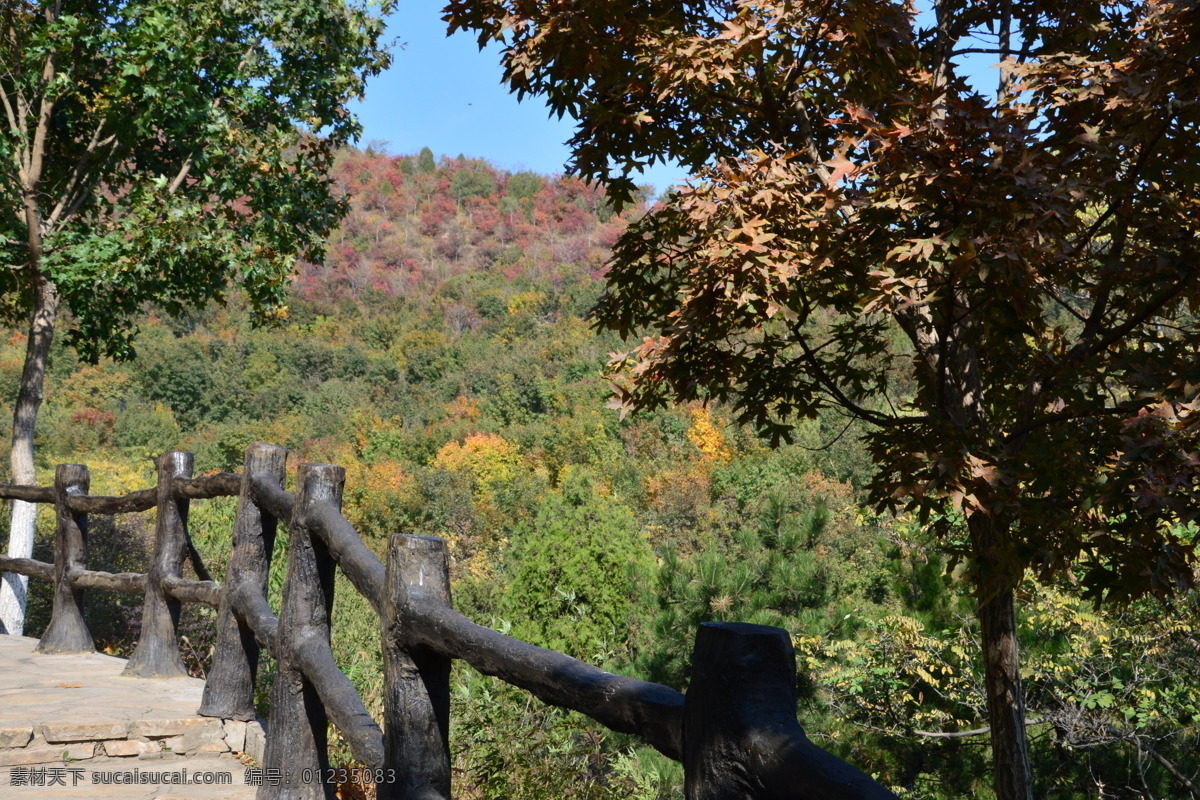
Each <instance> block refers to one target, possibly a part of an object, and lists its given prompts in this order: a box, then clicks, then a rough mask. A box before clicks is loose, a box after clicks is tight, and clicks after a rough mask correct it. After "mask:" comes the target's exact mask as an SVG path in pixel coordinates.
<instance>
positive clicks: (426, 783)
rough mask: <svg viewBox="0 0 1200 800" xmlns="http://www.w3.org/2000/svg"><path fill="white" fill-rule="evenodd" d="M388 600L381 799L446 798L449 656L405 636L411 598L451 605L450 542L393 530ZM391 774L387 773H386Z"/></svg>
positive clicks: (385, 601)
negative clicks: (383, 774) (448, 554)
mask: <svg viewBox="0 0 1200 800" xmlns="http://www.w3.org/2000/svg"><path fill="white" fill-rule="evenodd" d="M386 585H387V591H386V593H385V595H384V598H383V609H382V611H383V613H382V623H383V698H384V699H383V715H384V728H383V729H384V734H383V746H384V762H383V763H384V770H385V775H387V776H388V777H392V778H394V780H392V781H388V782H384V783H381V784H378V785H377V786H376V790H377V792H378V796H379V800H449V797H450V736H449V729H450V659H449V658H446V657H444V656H440V655H438V654H437V653H434V652H433V651H431V650H429V649H428V648H425V647H420V646H412V645H409V644H408V643H407V641H406V638H407V637H406V635H405V634H406V632H407V628H408V625H409V624H410V623H409V611H410V609H411V606H412V605H413V604H417V603H437V604H441V605H445V606H449V605H450V569H449V564H448V559H447V554H446V543H445V542H444V541H443V540H441V539H437V538H434V537H430V536H407V535H396V536H393V537H392V538H391V542H390V543H389V545H388V562H387V584H386ZM388 773H390V775H389V774H388Z"/></svg>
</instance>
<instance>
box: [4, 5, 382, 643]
mask: <svg viewBox="0 0 1200 800" xmlns="http://www.w3.org/2000/svg"><path fill="white" fill-rule="evenodd" d="M390 5H391V0H382V2H381V3H378V4H368V3H365V2H358V0H300V2H291V0H288V2H281V1H277V0H267V2H259V1H258V0H255V1H254V2H250V1H249V0H199V2H195V3H186V4H181V3H176V2H170V1H169V0H99V2H96V1H95V0H87V1H86V2H85V1H84V0H16V2H9V3H5V4H4V6H3V8H2V9H0V29H2V31H3V35H0V111H2V113H3V115H4V116H3V121H4V125H3V128H2V130H0V208H3V209H4V211H3V213H0V266H2V267H3V269H0V313H3V315H4V316H6V317H7V318H8V319H9V321H13V322H27V323H28V325H29V329H28V330H29V334H28V339H27V348H26V356H25V367H24V373H23V376H22V381H21V391H20V393H19V395H18V397H17V400H16V403H15V407H14V414H13V444H12V478H13V479H14V480H15V481H16V482H18V483H29V482H32V480H33V478H34V472H33V435H34V427H35V424H36V420H37V414H38V408H39V406H40V404H41V399H42V384H43V381H44V376H45V368H46V357H47V354H48V353H49V350H50V345H51V340H52V339H53V336H54V333H55V329H56V327H57V324H58V321H59V317H60V309H62V308H63V306H64V305H65V310H67V311H69V313H70V316H69V320H70V324H69V327H68V332H67V333H68V338H69V340H70V342H71V344H73V345H74V346H75V347H76V348H77V349H78V350H79V351H80V353H81V354H83V355H84V356H85V357H87V358H89V359H91V360H95V359H96V358H97V357H98V356H99V355H100V354H105V353H106V354H110V355H114V356H118V357H123V356H128V355H129V354H130V352H131V343H132V339H133V333H134V331H133V330H132V329H131V325H130V322H131V319H132V317H133V315H134V314H135V313H136V312H137V311H138V310H139V309H140V308H141V306H142V305H143V304H145V303H146V302H149V301H153V302H155V303H157V304H158V305H159V306H160V307H162V308H163V309H164V310H166V311H167V312H168V313H179V312H180V311H182V310H183V309H184V308H186V307H187V306H190V305H195V304H202V303H205V302H208V301H209V300H211V299H213V298H217V299H221V298H223V297H224V295H225V292H226V290H227V288H228V286H229V285H230V284H231V283H236V284H237V285H238V286H240V287H241V289H242V291H244V292H245V294H246V296H247V297H248V298H249V300H250V302H251V304H252V306H253V307H254V308H255V309H256V311H257V312H258V313H259V314H260V316H262V317H267V318H270V317H272V316H280V315H283V314H286V306H285V303H284V299H285V288H286V287H285V284H286V280H287V277H288V275H289V273H290V272H291V271H292V269H293V267H294V265H295V263H296V259H297V257H298V256H301V255H305V254H307V255H310V256H316V255H318V254H319V251H320V244H321V242H322V240H323V239H324V237H325V236H326V235H327V234H328V233H329V232H330V231H331V230H332V229H333V227H334V226H335V224H336V221H337V219H338V217H339V216H340V214H341V212H342V210H343V201H342V200H341V199H340V198H338V197H337V196H336V195H335V194H334V193H333V192H332V191H331V187H330V182H329V178H328V176H327V174H326V173H327V168H328V166H329V164H330V160H331V157H332V153H333V148H335V147H337V146H339V145H342V144H344V143H346V142H347V141H348V140H349V139H351V138H352V137H354V136H356V135H357V133H358V130H359V128H358V124H357V122H356V120H355V118H354V116H353V115H352V114H351V113H350V111H349V108H348V106H347V103H348V102H349V101H350V100H351V99H352V98H354V97H356V96H358V95H360V94H361V93H362V90H363V86H364V81H365V79H366V78H367V77H368V76H369V75H371V74H373V73H375V72H377V71H378V70H380V69H381V68H383V66H385V65H386V63H387V60H388V57H387V52H386V49H385V48H384V47H383V46H382V44H381V42H380V36H381V34H382V30H383V23H382V20H381V18H380V16H379V14H380V13H381V12H386V11H387V9H388V8H389V7H390ZM32 515H33V507H32V506H29V505H28V504H21V503H18V504H17V505H16V506H14V512H13V526H12V528H13V534H12V536H11V538H10V542H9V546H10V553H12V554H14V555H18V556H24V555H28V549H29V546H30V544H31V542H32V531H33V516H32ZM23 594H24V589H23V584H22V585H21V586H19V587H18V586H17V584H16V583H15V582H13V581H12V580H9V581H8V582H6V584H5V588H4V589H3V592H2V593H0V615H2V616H3V621H4V622H5V624H6V626H7V627H8V628H9V629H10V632H19V630H20V619H21V615H20V611H19V608H21V607H23ZM13 629H15V630H13Z"/></svg>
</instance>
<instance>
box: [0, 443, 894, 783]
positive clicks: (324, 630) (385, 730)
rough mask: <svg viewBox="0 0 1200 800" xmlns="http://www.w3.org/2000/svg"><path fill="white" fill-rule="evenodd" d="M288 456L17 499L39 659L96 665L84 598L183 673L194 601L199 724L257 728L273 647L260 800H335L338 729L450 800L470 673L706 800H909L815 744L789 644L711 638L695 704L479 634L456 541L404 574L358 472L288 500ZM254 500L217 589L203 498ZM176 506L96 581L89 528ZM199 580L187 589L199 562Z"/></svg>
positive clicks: (3, 494) (59, 475) (14, 566)
mask: <svg viewBox="0 0 1200 800" xmlns="http://www.w3.org/2000/svg"><path fill="white" fill-rule="evenodd" d="M286 459H287V451H286V450H285V449H284V448H282V447H278V446H276V445H269V444H262V443H257V444H254V445H252V446H251V447H250V448H249V449H248V451H247V453H246V459H245V463H244V467H243V471H242V473H241V474H240V475H234V474H230V473H220V474H217V475H210V476H204V477H192V475H191V472H192V456H191V454H190V453H185V452H182V451H173V452H170V453H166V454H164V455H163V456H162V457H160V458H159V460H158V462H157V472H158V483H157V485H156V486H155V487H153V488H150V489H144V490H141V491H137V492H132V493H130V494H127V495H124V496H122V497H94V496H90V495H88V493H87V491H88V483H89V475H88V470H87V468H86V467H84V466H81V465H78V464H64V465H61V466H59V467H58V468H57V469H56V471H55V481H54V485H53V486H50V487H30V486H3V485H0V498H9V499H20V500H26V501H28V502H35V503H46V504H53V506H54V510H55V520H56V523H55V560H54V563H52V564H51V563H46V562H41V561H37V560H34V559H24V558H21V559H17V558H8V557H6V556H0V571H3V572H16V573H20V574H22V575H28V576H30V577H34V578H40V579H43V580H49V581H52V582H53V583H54V606H53V612H52V616H51V621H50V624H49V626H48V627H47V629H46V632H45V634H44V635H43V637H42V640H41V642H40V644H39V648H38V650H39V652H43V653H64V652H90V651H91V650H92V649H93V644H92V638H91V635H90V633H88V631H87V627H86V625H85V623H84V618H83V613H82V610H83V606H84V603H85V591H94V590H101V591H118V592H141V593H143V594H144V596H145V598H146V600H145V606H144V611H143V628H142V635H141V639H140V640H139V642H138V645H137V649H136V650H135V652H134V655H133V657H132V658H131V659H130V660H129V664H128V666H127V668H126V674H129V675H138V676H141V677H151V678H169V677H173V676H177V675H181V674H183V673H184V669H183V662H182V659H181V658H180V656H179V641H178V630H177V625H178V619H179V609H180V606H181V604H183V603H200V604H203V605H206V606H209V607H211V608H214V609H216V611H217V621H216V630H217V633H216V644H215V647H214V652H213V662H212V668H211V670H210V671H209V675H208V679H207V681H206V683H205V687H204V694H203V700H202V704H201V707H200V710H199V713H200V714H202V715H205V716H212V717H220V718H226V719H240V720H252V719H254V717H255V708H254V687H255V682H256V679H257V674H258V665H259V660H260V657H261V654H262V651H263V650H264V649H265V650H266V651H267V652H268V653H270V654H271V655H272V656H273V657H274V658H275V660H276V662H277V665H278V669H277V671H276V676H275V682H274V684H273V686H272V688H271V719H270V720H269V726H268V733H267V743H266V752H265V755H264V761H265V763H264V765H263V766H264V767H266V768H267V769H268V770H278V773H275V774H279V775H281V776H283V780H282V781H280V782H278V783H270V782H268V783H266V784H264V785H263V786H262V787H260V789H259V791H258V795H259V797H260V798H272V799H274V798H281V799H285V800H316V799H317V798H333V797H334V789H335V787H334V786H333V785H332V784H331V783H329V782H327V781H326V780H324V779H325V778H327V777H328V776H329V774H330V773H329V770H328V767H329V756H328V747H327V741H326V739H327V735H328V726H329V724H333V726H334V727H336V728H337V729H338V731H339V732H340V733H341V735H342V736H343V738H344V739H345V740H346V742H347V743H348V744H349V747H350V750H351V753H352V754H353V755H354V757H355V759H357V760H358V761H359V762H361V763H362V765H364V766H365V767H367V768H368V769H370V770H372V771H373V772H374V773H375V774H376V775H377V776H379V777H380V778H381V779H382V780H381V781H379V782H377V787H376V788H377V791H378V796H379V798H381V800H448V799H449V797H450V792H451V785H450V782H451V773H450V738H449V737H450V666H451V663H452V661H453V660H454V659H460V660H463V661H465V662H467V663H468V664H470V665H471V666H473V667H474V668H475V669H477V670H479V671H480V672H482V673H484V674H487V675H491V676H494V677H496V678H498V679H500V680H502V681H505V682H507V683H509V684H512V685H514V686H517V687H520V688H522V689H524V690H526V691H528V692H530V693H531V694H532V695H534V696H535V697H537V698H538V699H539V700H541V701H542V702H545V703H548V704H551V705H555V706H560V707H563V708H569V709H573V710H575V711H579V712H581V713H583V714H586V715H588V716H589V717H591V718H592V719H594V720H596V721H597V722H599V723H601V724H602V725H604V726H606V727H608V728H610V729H611V730H614V731H618V732H621V733H626V734H631V735H634V736H637V737H639V738H641V739H642V740H643V741H644V742H646V743H647V744H649V745H651V746H653V747H655V748H656V749H658V750H659V751H660V752H661V753H663V754H665V755H666V756H668V757H670V758H672V759H675V760H677V761H680V762H682V763H683V766H684V774H685V793H686V796H687V798H688V800H767V799H768V798H770V800H887V799H888V798H895V795H894V794H892V793H891V792H890V791H888V790H887V789H886V788H884V787H883V786H881V785H879V784H878V783H877V782H875V781H874V780H872V779H871V778H870V777H869V776H867V775H866V774H864V773H863V772H862V771H860V770H859V769H857V768H855V767H854V766H852V765H850V764H847V763H845V762H844V761H842V760H840V759H838V758H837V757H835V756H833V755H832V754H830V753H827V752H826V751H824V750H822V749H821V748H820V747H818V746H817V745H815V744H814V743H813V742H812V741H810V740H809V739H808V737H807V736H806V735H805V733H804V730H803V729H802V728H801V726H800V724H799V723H798V722H797V721H796V715H795V704H796V698H795V674H796V673H795V656H794V654H793V651H792V645H791V638H790V636H789V635H788V634H787V632H786V631H783V630H780V629H778V628H771V627H766V626H761V625H744V624H739V623H707V624H704V625H701V626H700V629H699V631H698V632H697V637H696V645H695V649H694V651H693V663H692V680H691V684H690V686H689V688H688V691H687V693H686V695H685V694H682V693H680V692H677V691H675V690H673V689H670V688H668V687H666V686H661V685H659V684H655V683H647V682H645V681H639V680H635V679H633V678H628V677H624V676H620V675H613V674H611V673H609V672H605V671H604V670H601V669H599V668H597V667H594V666H592V665H590V664H586V663H584V662H582V661H578V660H576V659H574V658H571V657H569V656H566V655H564V654H562V653H558V652H555V651H553V650H546V649H543V648H540V647H536V646H534V645H531V644H529V643H527V642H523V641H521V640H519V639H515V638H512V637H510V636H506V635H503V634H501V633H498V632H496V631H493V630H491V629H489V628H485V627H482V626H480V625H477V624H475V623H473V622H471V621H470V620H469V619H467V618H466V617H464V616H463V615H462V614H459V613H458V612H456V611H455V610H454V609H453V606H452V603H451V592H450V581H449V565H448V553H447V549H446V544H445V542H444V541H442V540H441V539H436V538H429V537H420V536H409V535H403V534H397V535H395V536H392V537H391V539H390V541H389V542H388V551H387V558H386V564H385V563H384V562H383V561H381V560H380V559H379V558H378V557H377V556H376V555H375V554H374V553H373V552H372V551H371V550H370V548H368V547H367V545H366V544H365V543H364V542H363V540H362V539H361V538H360V537H359V535H358V534H357V532H356V531H355V530H354V528H353V526H351V525H350V523H349V522H347V521H346V519H345V517H343V516H342V514H341V497H342V485H343V482H344V480H345V471H344V470H343V469H342V468H340V467H337V466H334V465H330V464H300V465H299V466H298V468H297V470H296V491H295V493H292V492H288V491H287V490H286V489H285V488H284V487H285V478H286V472H285V463H286ZM226 496H237V497H238V508H237V514H236V516H235V520H234V526H233V531H232V536H231V553H230V557H229V562H228V568H227V570H226V574H225V582H224V584H221V583H218V582H217V581H216V580H214V579H213V578H212V576H211V575H209V574H208V570H207V569H206V568H205V566H204V564H203V563H202V561H201V559H200V555H199V553H197V552H196V550H195V548H194V547H193V546H192V543H191V537H190V536H189V533H188V510H189V504H190V503H191V501H193V500H202V499H206V498H212V497H226ZM151 508H157V511H158V513H157V519H156V524H155V540H154V553H153V556H152V558H151V561H150V564H149V565H148V567H147V570H146V572H144V573H117V574H113V573H108V572H101V571H98V570H90V569H88V568H87V536H88V526H87V521H88V516H89V515H96V514H125V513H135V512H139V511H146V510H148V509H151ZM279 524H283V525H286V526H287V528H288V531H289V543H288V554H287V559H288V562H287V575H286V579H285V581H284V586H283V596H282V602H281V603H280V610H279V614H278V615H276V613H275V612H274V611H273V610H272V609H271V607H270V605H269V603H268V602H267V577H268V574H269V572H270V565H271V554H272V551H273V548H274V542H275V535H276V530H277V527H278V525H279ZM189 560H190V562H191V563H192V566H193V570H194V571H195V573H196V575H197V577H198V578H199V579H198V580H188V579H185V578H183V577H182V568H183V564H184V562H185V561H189ZM337 568H340V569H341V570H342V572H343V573H344V574H345V576H346V577H347V578H348V579H349V581H350V584H351V585H352V586H353V587H354V589H355V590H356V591H358V592H359V593H360V594H362V595H363V597H365V598H366V599H367V600H368V601H369V602H370V603H371V605H372V606H373V607H374V609H375V611H376V612H377V613H378V615H379V618H380V646H381V648H382V652H383V670H384V674H383V683H384V705H383V719H382V720H375V719H374V718H372V716H371V715H370V713H368V711H367V709H366V707H365V705H364V704H363V702H362V699H361V698H360V697H359V695H358V693H357V692H356V691H355V689H354V686H353V684H352V683H351V681H350V679H349V678H348V677H347V676H346V675H345V674H344V673H343V672H342V671H341V669H340V668H339V667H338V665H337V663H336V662H335V660H334V657H333V652H332V648H331V646H330V615H331V613H332V609H333V588H334V571H335V569H337Z"/></svg>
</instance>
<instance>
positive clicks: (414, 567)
mask: <svg viewBox="0 0 1200 800" xmlns="http://www.w3.org/2000/svg"><path fill="white" fill-rule="evenodd" d="M449 565H450V555H449V550H448V549H447V548H446V541H445V540H444V539H439V538H438V537H436V536H413V535H411V534H396V535H395V536H392V537H391V541H390V542H389V543H388V567H389V568H390V569H392V570H394V571H395V576H396V578H395V579H394V580H391V581H389V585H391V586H392V587H393V588H394V589H395V590H397V591H399V592H400V593H401V594H400V599H401V602H402V603H403V604H405V605H407V604H409V603H414V602H418V601H419V602H433V603H437V604H439V605H445V606H449V605H450V566H449Z"/></svg>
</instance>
